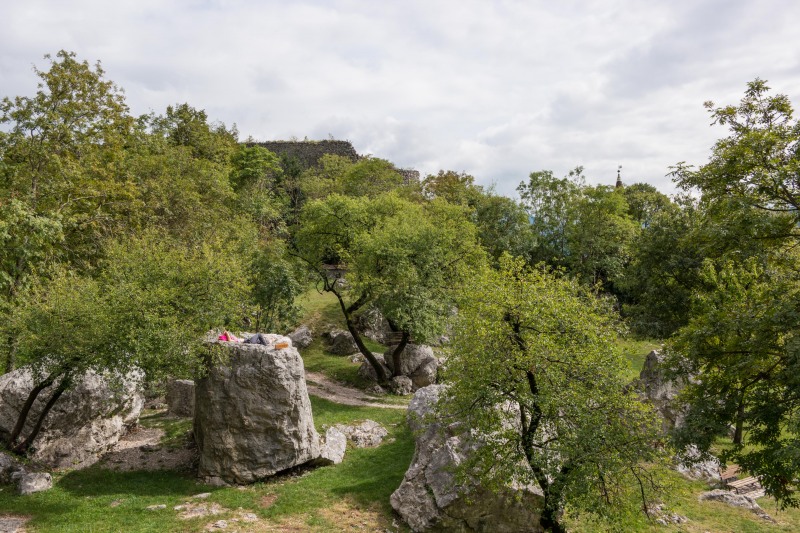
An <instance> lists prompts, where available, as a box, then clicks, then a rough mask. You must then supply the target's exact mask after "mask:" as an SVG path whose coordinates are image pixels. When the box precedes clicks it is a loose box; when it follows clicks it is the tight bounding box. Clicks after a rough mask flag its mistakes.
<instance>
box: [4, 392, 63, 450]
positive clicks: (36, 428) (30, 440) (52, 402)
mask: <svg viewBox="0 0 800 533" xmlns="http://www.w3.org/2000/svg"><path fill="white" fill-rule="evenodd" d="M67 387H69V379H68V378H66V377H65V378H64V379H62V380H61V383H59V384H58V388H56V390H55V392H53V395H52V396H50V399H49V400H47V404H46V405H45V406H44V409H42V413H41V414H40V415H39V419H38V420H37V421H36V424H35V425H34V426H33V429H32V430H31V433H30V435H28V437H27V438H26V439H25V440H24V441H22V442H21V443H19V444H18V445H17V446H15V447H14V448H13V450H12V451H13V452H15V453H18V454H24V453H25V452H27V451H28V448H30V446H31V444H33V441H34V440H35V439H36V437H37V436H38V435H39V431H40V430H41V429H42V424H43V423H44V419H45V417H47V414H48V413H49V412H50V410H51V409H52V408H53V406H54V405H55V404H56V402H57V401H58V399H59V398H60V397H61V395H62V394H63V393H64V391H65V390H67Z"/></svg>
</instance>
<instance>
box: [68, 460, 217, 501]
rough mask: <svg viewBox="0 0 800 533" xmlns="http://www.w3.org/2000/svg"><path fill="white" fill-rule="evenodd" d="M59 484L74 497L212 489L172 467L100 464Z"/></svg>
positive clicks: (181, 493) (181, 494)
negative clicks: (150, 468) (132, 469)
mask: <svg viewBox="0 0 800 533" xmlns="http://www.w3.org/2000/svg"><path fill="white" fill-rule="evenodd" d="M58 486H59V487H60V488H61V489H62V490H65V491H67V492H69V493H71V494H72V495H73V496H75V497H95V496H108V495H125V496H148V497H149V496H170V497H178V498H180V497H185V496H191V495H193V494H197V493H198V492H200V491H201V489H202V491H204V492H211V491H213V490H214V489H212V488H210V487H207V486H206V485H202V484H200V483H198V482H197V481H196V480H195V479H194V478H193V477H192V475H191V474H190V473H188V472H177V471H173V470H156V471H135V472H117V471H114V470H108V469H105V468H102V467H91V468H87V469H85V470H77V471H74V472H70V473H68V474H66V475H65V476H63V477H62V478H61V479H60V480H59V481H58Z"/></svg>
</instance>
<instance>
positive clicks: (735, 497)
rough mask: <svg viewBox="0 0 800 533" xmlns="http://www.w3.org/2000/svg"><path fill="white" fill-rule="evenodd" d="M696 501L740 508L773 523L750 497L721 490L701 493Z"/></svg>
mask: <svg viewBox="0 0 800 533" xmlns="http://www.w3.org/2000/svg"><path fill="white" fill-rule="evenodd" d="M698 499H699V500H700V501H706V500H711V501H717V502H722V503H724V504H725V505H730V506H731V507H741V508H743V509H747V510H748V511H750V512H752V513H753V514H755V515H757V516H758V517H759V518H762V519H764V520H766V521H768V522H774V521H775V520H773V518H772V517H771V516H770V515H768V514H767V513H766V511H764V509H762V508H761V506H760V505H758V504H757V503H756V501H755V500H754V499H753V498H751V497H750V496H745V495H744V494H736V493H734V492H731V491H729V490H722V489H716V490H712V491H708V492H704V493H702V494H701V495H700V496H699V497H698Z"/></svg>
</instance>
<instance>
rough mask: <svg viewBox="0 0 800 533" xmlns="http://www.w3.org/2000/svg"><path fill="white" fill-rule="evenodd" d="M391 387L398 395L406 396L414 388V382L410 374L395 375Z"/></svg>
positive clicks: (390, 383)
mask: <svg viewBox="0 0 800 533" xmlns="http://www.w3.org/2000/svg"><path fill="white" fill-rule="evenodd" d="M389 389H390V390H391V391H392V393H394V394H396V395H398V396H405V395H406V394H411V392H412V391H413V390H414V383H413V382H412V381H411V378H410V377H408V376H395V377H393V378H392V380H391V381H390V382H389Z"/></svg>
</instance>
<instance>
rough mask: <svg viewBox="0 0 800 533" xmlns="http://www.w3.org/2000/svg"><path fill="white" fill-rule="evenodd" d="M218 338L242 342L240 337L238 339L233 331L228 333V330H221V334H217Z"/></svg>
mask: <svg viewBox="0 0 800 533" xmlns="http://www.w3.org/2000/svg"><path fill="white" fill-rule="evenodd" d="M219 340H221V341H226V342H242V339H240V338H239V337H237V336H236V335H234V334H233V333H229V332H228V330H224V331H223V332H222V335H220V336H219Z"/></svg>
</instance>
